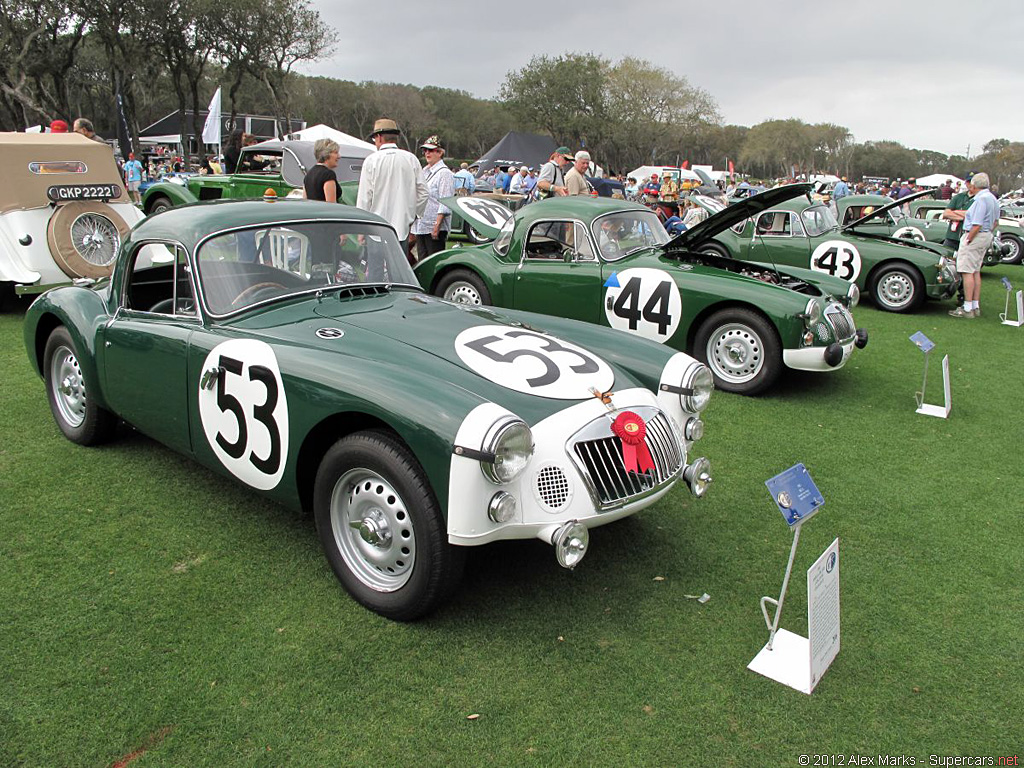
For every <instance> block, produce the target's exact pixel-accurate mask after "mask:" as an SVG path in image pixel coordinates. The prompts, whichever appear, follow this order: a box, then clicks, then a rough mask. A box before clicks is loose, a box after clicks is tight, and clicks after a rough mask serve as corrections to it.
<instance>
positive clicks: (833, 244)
mask: <svg viewBox="0 0 1024 768" xmlns="http://www.w3.org/2000/svg"><path fill="white" fill-rule="evenodd" d="M860 266H861V264H860V251H858V250H857V246H855V245H854V244H853V243H848V242H846V241H845V240H827V241H826V242H824V243H822V244H821V245H819V246H818V247H817V248H815V249H814V253H812V254H811V269H813V270H814V271H815V272H824V273H825V274H827V275H832V276H833V277H841V278H842V279H843V280H851V281H853V280H856V279H857V278H858V277H859V276H860Z"/></svg>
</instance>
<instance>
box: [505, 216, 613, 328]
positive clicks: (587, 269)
mask: <svg viewBox="0 0 1024 768" xmlns="http://www.w3.org/2000/svg"><path fill="white" fill-rule="evenodd" d="M513 306H515V308H516V309H525V310H527V311H530V312H540V313H542V314H547V315H558V316H560V317H571V318H574V319H576V320H586V321H587V322H591V323H594V322H599V318H600V317H601V311H600V310H601V264H600V262H599V261H598V259H597V255H596V250H595V248H594V244H593V242H592V240H591V238H590V234H589V233H588V231H587V227H586V226H585V225H584V224H583V222H581V221H565V220H551V221H540V222H536V223H534V224H533V225H532V226H531V227H530V229H529V231H528V232H527V233H526V236H525V238H524V239H523V255H522V260H521V261H520V263H519V266H518V267H517V268H516V273H515V280H514V285H513Z"/></svg>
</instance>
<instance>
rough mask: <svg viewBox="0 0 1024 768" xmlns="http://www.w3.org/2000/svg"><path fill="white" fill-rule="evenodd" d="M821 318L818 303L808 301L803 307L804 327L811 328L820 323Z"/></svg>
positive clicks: (813, 300) (812, 300)
mask: <svg viewBox="0 0 1024 768" xmlns="http://www.w3.org/2000/svg"><path fill="white" fill-rule="evenodd" d="M821 316H822V315H821V304H819V303H818V300H817V299H808V300H807V306H806V307H804V325H806V326H807V327H808V328H813V327H814V326H815V325H817V324H818V323H820V322H821Z"/></svg>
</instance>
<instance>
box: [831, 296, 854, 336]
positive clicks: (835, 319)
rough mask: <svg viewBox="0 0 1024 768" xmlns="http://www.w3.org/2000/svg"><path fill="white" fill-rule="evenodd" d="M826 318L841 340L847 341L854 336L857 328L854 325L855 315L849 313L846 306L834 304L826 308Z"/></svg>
mask: <svg viewBox="0 0 1024 768" xmlns="http://www.w3.org/2000/svg"><path fill="white" fill-rule="evenodd" d="M825 319H826V320H828V322H829V325H831V326H832V330H833V331H835V334H836V338H837V339H838V340H839V341H846V340H847V339H849V338H850V337H851V336H853V333H854V330H855V329H854V327H853V315H851V314H850V313H849V311H848V310H847V309H846V307H843V306H840V305H838V304H833V305H832V306H830V307H828V308H827V309H826V310H825Z"/></svg>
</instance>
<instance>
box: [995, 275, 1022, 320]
mask: <svg viewBox="0 0 1024 768" xmlns="http://www.w3.org/2000/svg"><path fill="white" fill-rule="evenodd" d="M1003 287H1004V288H1005V289H1006V308H1005V309H1004V310H1003V311H1002V313H1001V314H1000V315H999V319H1000V320H1002V321H1003V325H1010V326H1013V327H1014V328H1020V327H1021V326H1022V325H1024V291H1017V319H1016V320H1011V319H1010V294H1012V293H1013V285H1012V284H1011V283H1010V281H1009V280H1008V279H1006V278H1005V277H1004V278H1003Z"/></svg>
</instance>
